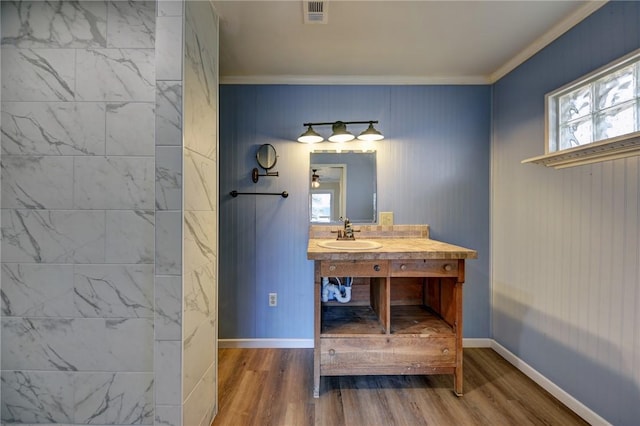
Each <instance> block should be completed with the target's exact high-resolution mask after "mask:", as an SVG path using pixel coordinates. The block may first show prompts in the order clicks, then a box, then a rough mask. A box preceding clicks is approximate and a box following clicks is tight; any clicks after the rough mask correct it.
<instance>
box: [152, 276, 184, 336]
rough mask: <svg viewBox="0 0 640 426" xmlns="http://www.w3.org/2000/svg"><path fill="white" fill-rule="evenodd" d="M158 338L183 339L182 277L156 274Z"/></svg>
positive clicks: (156, 330) (156, 325)
mask: <svg viewBox="0 0 640 426" xmlns="http://www.w3.org/2000/svg"><path fill="white" fill-rule="evenodd" d="M155 298H156V305H155V333H156V340H181V339H182V277H180V276H156V285H155Z"/></svg>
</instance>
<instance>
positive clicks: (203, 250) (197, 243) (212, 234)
mask: <svg viewBox="0 0 640 426" xmlns="http://www.w3.org/2000/svg"><path fill="white" fill-rule="evenodd" d="M184 232H185V235H184V258H185V265H184V271H185V274H186V273H189V272H191V271H195V270H198V269H199V268H201V267H203V266H204V265H207V264H209V263H212V262H214V261H215V257H216V249H217V248H216V238H217V230H216V213H215V212H206V211H197V212H193V211H191V212H189V211H186V212H185V214H184Z"/></svg>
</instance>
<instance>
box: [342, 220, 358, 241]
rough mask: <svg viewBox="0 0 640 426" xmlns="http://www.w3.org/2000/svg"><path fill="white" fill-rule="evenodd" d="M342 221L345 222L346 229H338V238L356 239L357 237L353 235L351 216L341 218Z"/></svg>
mask: <svg viewBox="0 0 640 426" xmlns="http://www.w3.org/2000/svg"><path fill="white" fill-rule="evenodd" d="M340 220H341V221H343V222H344V229H343V230H342V232H340V231H338V239H339V240H355V239H356V237H354V236H353V226H352V225H351V221H350V220H349V218H347V217H345V218H342V217H341V218H340Z"/></svg>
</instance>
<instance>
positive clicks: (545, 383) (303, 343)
mask: <svg viewBox="0 0 640 426" xmlns="http://www.w3.org/2000/svg"><path fill="white" fill-rule="evenodd" d="M462 346H463V347H465V348H491V349H493V350H494V351H496V352H497V353H498V354H499V355H500V356H502V357H503V358H504V359H506V360H507V361H508V362H509V363H511V364H512V365H513V366H514V367H516V368H517V369H518V370H520V371H521V372H522V373H524V375H526V376H527V377H529V378H530V379H531V380H533V381H534V382H536V383H537V384H538V385H539V386H540V387H541V388H543V389H544V390H546V391H547V392H549V393H550V394H551V395H553V396H554V397H555V398H557V399H558V400H559V401H560V402H562V403H563V404H564V405H565V406H567V407H568V408H569V409H570V410H571V411H573V412H574V413H576V414H577V415H579V416H580V417H582V418H583V419H584V420H585V421H586V422H588V423H589V424H591V425H593V426H611V423H609V422H607V421H606V420H605V419H603V418H602V417H600V416H599V415H598V414H596V413H595V412H594V411H592V410H591V409H589V408H588V407H587V406H586V405H584V404H583V403H581V402H580V401H578V400H577V399H575V398H574V397H573V396H571V395H570V394H568V393H567V392H565V391H564V390H563V389H562V388H560V387H559V386H558V385H556V384H555V383H553V382H552V381H551V380H549V379H547V378H546V377H545V376H543V375H542V374H541V373H540V372H538V371H537V370H536V369H535V368H533V367H531V366H530V365H529V364H527V363H526V362H524V361H523V360H521V359H520V358H518V357H517V356H516V355H515V354H513V353H512V352H511V351H509V350H508V349H507V348H505V347H504V346H502V345H501V344H500V343H498V342H496V341H495V340H493V339H488V338H466V339H462ZM218 347H219V348H220V349H226V348H251V349H257V348H279V349H287V348H313V339H219V340H218Z"/></svg>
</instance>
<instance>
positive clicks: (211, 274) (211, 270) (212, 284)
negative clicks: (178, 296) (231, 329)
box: [182, 261, 217, 335]
mask: <svg viewBox="0 0 640 426" xmlns="http://www.w3.org/2000/svg"><path fill="white" fill-rule="evenodd" d="M187 263H188V261H187ZM216 306H217V305H216V272H215V265H214V264H213V263H209V264H207V265H204V266H203V267H201V268H199V269H197V270H195V271H192V272H190V273H185V276H184V312H183V318H182V321H183V330H184V334H185V335H190V334H191V333H193V332H194V330H195V329H196V328H197V327H198V326H200V324H201V323H202V322H203V321H207V320H209V319H212V318H216V316H217V314H216Z"/></svg>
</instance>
